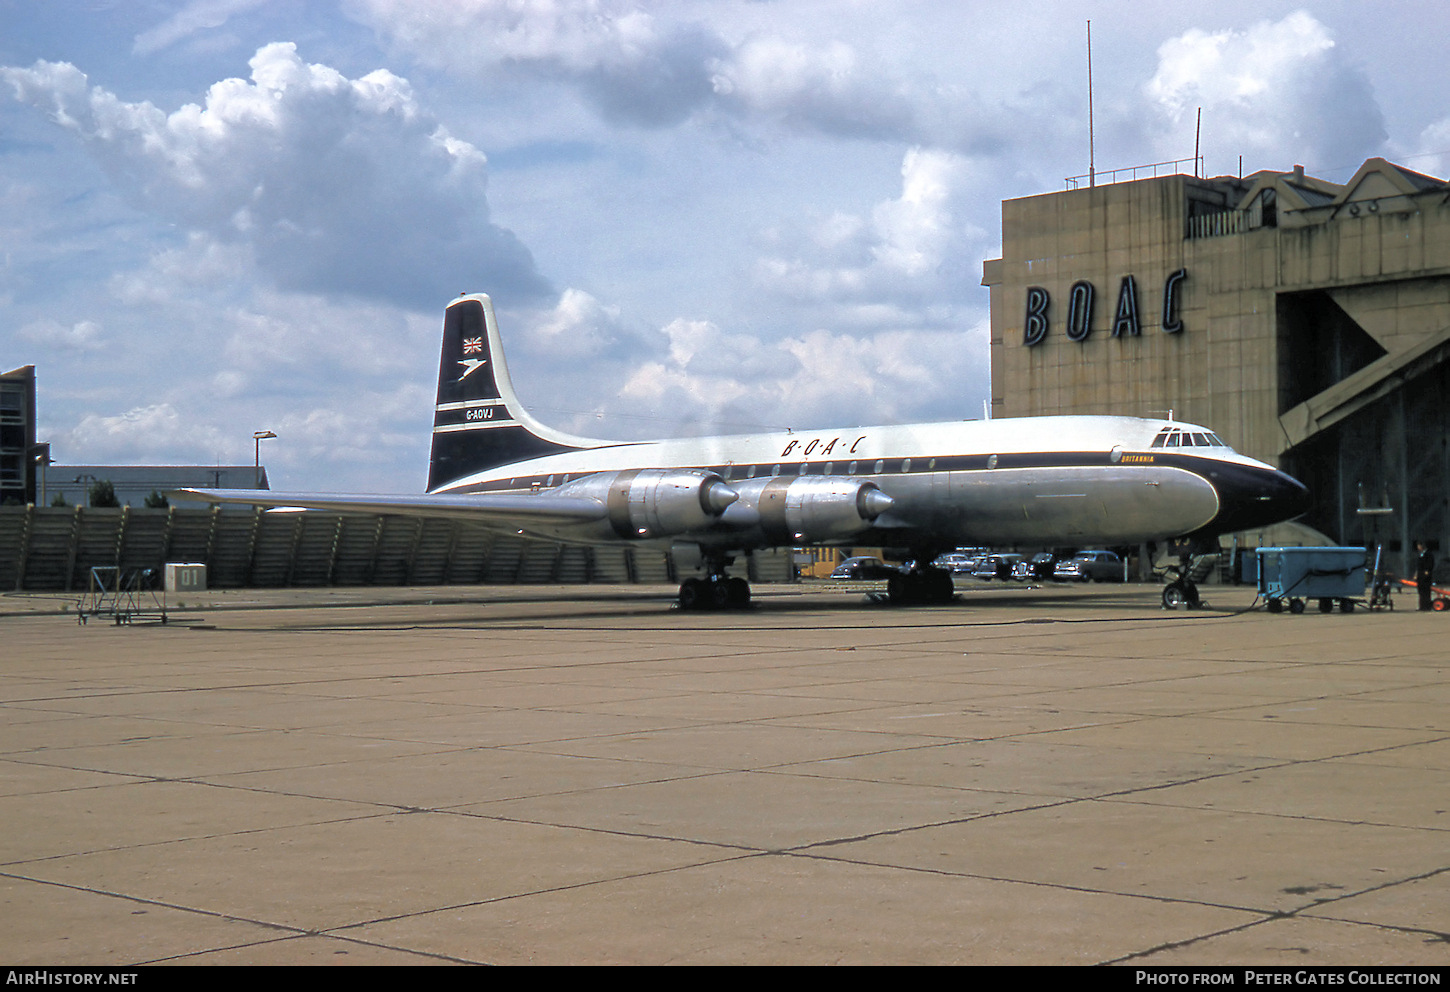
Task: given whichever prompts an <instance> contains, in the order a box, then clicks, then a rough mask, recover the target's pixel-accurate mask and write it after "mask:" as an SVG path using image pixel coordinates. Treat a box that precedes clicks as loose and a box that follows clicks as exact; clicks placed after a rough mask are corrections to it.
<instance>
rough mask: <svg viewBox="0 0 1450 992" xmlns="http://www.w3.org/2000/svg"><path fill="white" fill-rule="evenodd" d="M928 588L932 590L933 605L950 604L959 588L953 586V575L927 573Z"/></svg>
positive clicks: (947, 573) (940, 572) (948, 573)
mask: <svg viewBox="0 0 1450 992" xmlns="http://www.w3.org/2000/svg"><path fill="white" fill-rule="evenodd" d="M927 574H928V576H929V578H928V580H927V587H928V588H929V589H930V590H931V597H930V598H931V601H932V602H933V603H950V602H951V601H952V597H953V596H955V595H956V594H957V587H956V586H955V585H953V584H952V573H950V572H942V571H933V572H929V573H927Z"/></svg>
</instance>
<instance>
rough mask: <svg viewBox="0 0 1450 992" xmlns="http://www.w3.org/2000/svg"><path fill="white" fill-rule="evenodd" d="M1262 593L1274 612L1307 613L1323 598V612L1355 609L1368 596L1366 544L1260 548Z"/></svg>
mask: <svg viewBox="0 0 1450 992" xmlns="http://www.w3.org/2000/svg"><path fill="white" fill-rule="evenodd" d="M1257 556H1258V566H1259V579H1258V589H1259V595H1260V596H1262V597H1263V598H1264V603H1265V605H1266V607H1267V608H1268V611H1269V612H1270V613H1282V612H1283V610H1284V606H1285V604H1286V603H1287V604H1288V607H1289V612H1290V613H1303V612H1304V604H1305V603H1306V602H1307V601H1309V600H1313V599H1317V600H1318V601H1319V612H1320V613H1330V612H1332V611H1333V610H1334V607H1335V606H1336V605H1338V607H1339V612H1341V613H1352V612H1354V604H1355V603H1356V602H1359V601H1360V600H1362V599H1363V597H1364V583H1365V567H1364V558H1365V551H1364V548H1259V549H1258V554H1257Z"/></svg>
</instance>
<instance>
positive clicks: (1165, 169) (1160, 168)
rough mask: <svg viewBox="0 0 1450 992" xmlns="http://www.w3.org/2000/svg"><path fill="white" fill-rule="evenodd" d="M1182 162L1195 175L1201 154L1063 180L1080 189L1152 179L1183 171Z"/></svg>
mask: <svg viewBox="0 0 1450 992" xmlns="http://www.w3.org/2000/svg"><path fill="white" fill-rule="evenodd" d="M1184 162H1187V163H1189V165H1191V166H1194V167H1195V168H1194V170H1193V174H1194V175H1195V176H1196V175H1198V173H1199V171H1200V169H1201V167H1202V165H1203V156H1201V155H1200V156H1198V157H1197V158H1175V159H1173V160H1172V161H1170V162H1149V163H1148V164H1147V165H1130V166H1128V167H1127V168H1125V169H1112V170H1110V171H1108V172H1089V173H1087V174H1086V175H1081V176H1068V177H1067V178H1066V179H1064V180H1063V182H1065V183H1066V184H1067V188H1068V189H1081V188H1082V186H1083V185H1084V184H1086V185H1088V186H1107V185H1109V184H1111V183H1126V182H1132V181H1133V180H1134V179H1153V178H1156V177H1158V176H1160V175H1163V176H1172V175H1177V174H1178V173H1179V172H1182V171H1183V170H1182V169H1180V168H1179V166H1180V165H1182V164H1183V163H1184ZM1140 173H1141V175H1140Z"/></svg>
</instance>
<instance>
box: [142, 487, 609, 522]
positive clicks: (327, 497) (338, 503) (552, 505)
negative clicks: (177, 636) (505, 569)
mask: <svg viewBox="0 0 1450 992" xmlns="http://www.w3.org/2000/svg"><path fill="white" fill-rule="evenodd" d="M166 495H167V497H168V498H170V499H179V500H201V501H204V502H207V503H241V504H245V505H249V506H265V507H270V508H277V507H300V508H302V509H306V510H331V511H332V512H334V513H385V514H392V515H395V516H403V517H445V518H451V519H454V520H466V521H468V522H470V523H475V524H479V525H481V526H484V527H488V528H490V529H493V530H517V529H528V528H530V527H537V526H548V525H554V526H561V525H569V524H585V523H590V522H592V521H595V520H603V519H604V518H605V516H606V515H607V513H608V510H607V509H606V508H605V506H604V504H603V503H602V502H601V501H599V500H597V499H591V498H589V497H581V496H554V495H550V494H548V493H540V494H538V495H507V496H505V495H496V496H487V495H480V496H432V495H421V496H379V495H377V494H375V493H369V494H356V493H285V492H273V491H271V490H268V489H176V490H172V491H171V492H168V493H167V494H166Z"/></svg>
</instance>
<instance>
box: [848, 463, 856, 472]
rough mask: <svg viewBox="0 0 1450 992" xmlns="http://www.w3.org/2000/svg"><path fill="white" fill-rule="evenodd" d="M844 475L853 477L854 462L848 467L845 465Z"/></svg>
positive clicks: (854, 470)
mask: <svg viewBox="0 0 1450 992" xmlns="http://www.w3.org/2000/svg"><path fill="white" fill-rule="evenodd" d="M846 474H847V475H855V474H856V463H855V462H852V463H851V464H850V465H847V466H846Z"/></svg>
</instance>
